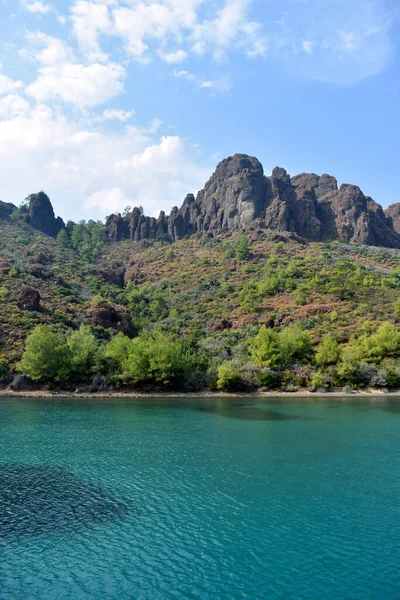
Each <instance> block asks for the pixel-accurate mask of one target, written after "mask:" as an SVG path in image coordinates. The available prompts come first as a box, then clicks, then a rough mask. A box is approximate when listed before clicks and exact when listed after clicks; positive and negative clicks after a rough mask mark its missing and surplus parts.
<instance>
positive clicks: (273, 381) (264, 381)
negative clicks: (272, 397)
mask: <svg viewBox="0 0 400 600" xmlns="http://www.w3.org/2000/svg"><path fill="white" fill-rule="evenodd" d="M259 382H260V385H261V387H263V388H265V389H266V390H271V389H273V388H276V387H277V386H278V384H279V376H278V374H277V373H275V372H274V371H271V370H270V369H263V370H262V371H261V372H260V374H259Z"/></svg>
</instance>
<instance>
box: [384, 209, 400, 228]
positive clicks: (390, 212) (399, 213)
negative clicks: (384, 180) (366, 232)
mask: <svg viewBox="0 0 400 600" xmlns="http://www.w3.org/2000/svg"><path fill="white" fill-rule="evenodd" d="M385 215H386V217H387V218H388V219H389V221H390V223H391V225H392V227H393V229H394V230H395V231H396V232H397V233H400V202H396V203H395V204H391V205H390V206H389V208H387V209H386V210H385Z"/></svg>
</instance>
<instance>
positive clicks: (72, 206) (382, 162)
mask: <svg viewBox="0 0 400 600" xmlns="http://www.w3.org/2000/svg"><path fill="white" fill-rule="evenodd" d="M399 108H400V3H399V2H398V0H0V165H1V166H0V199H2V200H3V201H7V202H13V203H15V204H17V205H19V204H20V203H21V202H22V201H23V200H24V198H25V197H26V196H27V195H28V194H30V193H33V192H37V191H39V190H41V189H43V190H44V191H45V192H46V193H47V194H48V195H49V196H50V199H51V201H52V203H53V206H54V208H55V211H56V213H57V214H58V215H60V216H62V217H63V218H64V219H72V220H74V221H78V220H80V219H103V218H104V217H105V216H106V215H109V214H111V213H115V212H119V211H122V210H123V209H124V208H125V207H126V206H127V205H130V206H139V205H141V206H143V208H144V210H145V213H146V214H148V215H151V216H158V213H159V212H160V210H165V211H166V212H169V211H170V209H171V208H172V207H173V206H175V205H177V206H180V205H181V204H182V202H183V200H184V198H185V196H186V194H187V193H196V192H197V191H198V190H199V189H201V188H202V187H203V186H204V184H205V182H206V181H207V179H208V178H209V177H210V175H211V174H212V172H213V171H214V169H215V167H216V165H217V163H218V162H219V161H220V160H222V159H223V158H225V157H226V156H231V155H233V154H235V153H237V152H241V153H245V154H250V155H252V156H256V157H257V158H258V159H259V160H260V161H261V162H262V164H263V165H264V170H265V172H266V174H267V175H268V174H270V173H271V171H272V169H273V168H274V167H275V166H277V165H279V166H281V167H284V168H286V169H287V171H288V172H289V173H290V174H291V175H296V174H298V173H301V172H314V173H318V174H322V173H329V174H331V175H334V176H335V177H337V179H338V181H339V183H354V184H356V185H359V186H360V187H361V189H362V190H363V192H364V193H365V194H367V195H370V196H372V197H373V198H374V199H375V200H376V201H377V202H379V203H381V204H382V205H383V206H384V207H387V206H388V205H389V204H391V203H393V202H398V201H400V191H399V174H400V152H399V140H400V110H399Z"/></svg>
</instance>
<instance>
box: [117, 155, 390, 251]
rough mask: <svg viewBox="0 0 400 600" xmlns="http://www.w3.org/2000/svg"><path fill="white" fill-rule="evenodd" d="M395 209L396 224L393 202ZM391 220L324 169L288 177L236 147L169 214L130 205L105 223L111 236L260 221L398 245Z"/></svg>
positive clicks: (308, 234) (172, 234) (314, 235)
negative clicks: (269, 172)
mask: <svg viewBox="0 0 400 600" xmlns="http://www.w3.org/2000/svg"><path fill="white" fill-rule="evenodd" d="M397 214H398V221H396V223H398V224H399V227H398V230H399V231H400V210H399V211H398V213H397ZM392 222H393V217H392V215H385V213H384V212H383V210H382V208H381V206H380V205H379V204H377V203H376V202H374V201H373V200H372V198H369V197H368V196H364V194H363V193H362V191H361V190H360V188H359V187H357V186H353V185H347V184H344V185H342V186H341V187H340V189H338V185H337V181H336V179H335V178H334V177H331V176H330V175H321V176H318V175H315V174H313V173H303V174H301V175H297V176H296V177H293V178H291V177H290V176H289V175H288V173H287V172H286V171H285V169H282V168H279V167H276V168H275V169H274V170H273V172H272V175H271V176H270V177H266V176H265V175H264V172H263V167H262V165H261V163H260V162H259V161H258V160H257V159H256V158H254V157H250V156H246V155H243V154H236V155H235V156H232V157H230V158H226V159H225V160H223V161H222V162H221V163H220V164H219V165H218V166H217V169H216V171H215V173H214V174H213V175H212V177H211V178H210V180H209V181H208V182H207V183H206V185H205V187H204V189H203V190H201V191H200V192H199V193H198V195H197V197H196V198H195V197H194V196H193V194H189V195H188V196H187V197H186V199H185V200H184V202H183V205H182V207H181V208H180V209H178V208H177V207H174V208H173V209H172V212H171V214H170V216H169V217H166V216H165V213H163V212H162V213H161V214H160V217H159V218H158V219H157V220H156V219H153V218H148V217H145V216H143V215H142V214H141V213H140V212H139V210H138V209H134V210H133V212H132V213H131V214H130V215H129V217H128V218H126V217H125V218H123V217H121V215H111V216H110V217H108V219H107V223H106V225H107V230H108V237H109V239H110V240H114V241H118V240H121V239H131V240H136V241H139V240H142V239H146V238H157V237H161V236H166V235H168V237H169V239H171V240H172V241H176V240H179V239H182V238H183V237H184V236H185V235H190V234H192V233H195V232H216V233H218V232H221V231H226V230H230V229H249V228H265V229H273V230H276V231H289V232H294V233H296V234H298V235H299V236H301V237H303V238H306V239H309V240H314V241H328V240H337V239H340V240H346V241H348V242H351V243H365V244H370V245H376V246H386V247H391V248H400V235H398V233H396V231H395V230H394V228H393V225H392ZM395 228H396V227H395Z"/></svg>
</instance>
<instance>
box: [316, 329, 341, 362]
mask: <svg viewBox="0 0 400 600" xmlns="http://www.w3.org/2000/svg"><path fill="white" fill-rule="evenodd" d="M340 356H341V349H340V344H339V343H338V342H337V341H336V340H335V338H334V337H333V335H331V334H329V333H328V334H327V335H326V336H325V337H324V338H323V340H322V342H321V343H320V345H319V346H318V350H317V353H316V355H315V362H316V363H317V365H321V366H323V367H327V366H328V365H336V364H337V363H338V362H339V360H340Z"/></svg>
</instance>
